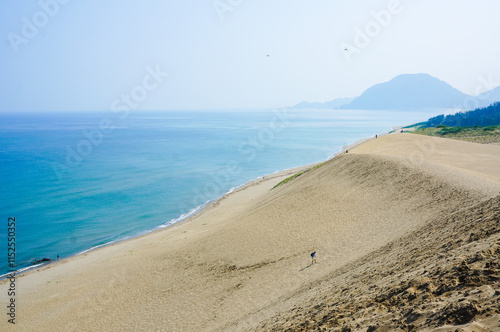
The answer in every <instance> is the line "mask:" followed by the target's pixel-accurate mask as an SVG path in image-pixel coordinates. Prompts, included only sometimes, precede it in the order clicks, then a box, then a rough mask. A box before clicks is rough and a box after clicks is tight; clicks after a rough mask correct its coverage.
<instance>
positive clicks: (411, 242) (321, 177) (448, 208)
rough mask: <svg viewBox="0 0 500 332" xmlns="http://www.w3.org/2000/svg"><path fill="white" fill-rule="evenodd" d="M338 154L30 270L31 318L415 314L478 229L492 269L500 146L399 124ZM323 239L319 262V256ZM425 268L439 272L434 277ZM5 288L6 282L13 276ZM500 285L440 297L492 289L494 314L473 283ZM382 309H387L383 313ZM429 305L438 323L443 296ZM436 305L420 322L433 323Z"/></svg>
mask: <svg viewBox="0 0 500 332" xmlns="http://www.w3.org/2000/svg"><path fill="white" fill-rule="evenodd" d="M423 143H425V144H427V145H426V146H430V145H432V146H433V149H426V150H423V149H421V150H419V151H420V152H422V156H421V157H422V159H424V161H425V162H424V163H408V162H407V161H408V158H410V159H411V156H412V153H414V151H415V148H416V147H419V146H420V147H421V146H423V145H422V144H423ZM346 148H347V147H346ZM471 156H475V158H472V159H471ZM478 156H481V159H479V158H478ZM330 159H331V160H329V161H328V162H324V163H322V164H323V165H322V166H321V167H316V168H314V170H313V171H310V172H305V174H304V175H303V176H300V177H298V178H297V179H296V180H295V179H294V180H293V181H288V182H287V184H285V185H283V186H280V187H277V188H276V189H274V190H271V188H272V187H273V186H274V185H275V184H277V183H279V182H281V181H282V180H283V179H284V178H286V177H288V176H289V175H291V174H294V173H295V172H297V171H300V170H307V169H308V168H309V167H311V166H312V165H314V164H310V165H305V166H301V167H300V168H299V169H297V168H291V169H287V170H283V171H281V172H276V173H273V174H271V175H268V176H265V177H261V178H257V179H255V180H253V181H250V182H249V183H247V184H246V185H245V186H243V187H241V188H238V189H236V190H234V191H232V192H229V193H226V194H225V195H223V196H222V197H220V198H219V199H218V200H216V201H214V202H212V203H211V204H209V205H207V206H206V207H205V208H204V209H203V210H202V211H200V212H199V213H197V214H195V215H193V216H190V217H189V218H186V219H185V220H183V221H181V222H179V223H176V224H174V225H172V226H173V227H166V228H164V229H160V230H162V232H159V230H157V231H154V232H150V233H147V234H144V235H147V236H144V235H141V236H138V237H135V238H132V239H130V240H133V241H126V240H125V241H122V242H119V243H115V244H113V245H109V246H106V247H102V248H99V249H102V250H93V251H91V252H87V253H85V254H82V255H79V256H73V257H71V258H69V259H64V260H61V264H51V265H47V266H44V267H39V268H38V269H35V270H32V271H30V272H28V273H25V274H23V275H22V276H21V277H20V278H19V285H22V286H21V288H22V289H20V291H19V303H20V304H22V309H23V314H22V315H21V316H19V325H20V326H19V328H20V330H22V331H29V330H32V327H33V326H37V328H38V329H39V330H40V331H53V330H54V328H55V327H57V328H59V329H64V330H75V329H78V330H85V331H87V330H88V331H91V330H103V329H106V330H139V329H148V330H155V329H157V330H182V331H199V330H207V331H226V330H227V331H229V330H255V329H258V330H271V329H273V327H275V326H276V327H278V326H281V327H286V326H288V327H290V328H293V327H294V326H295V327H299V326H305V325H304V324H307V325H308V326H310V327H311V328H310V329H311V330H312V329H315V327H316V326H323V327H330V328H331V327H332V324H334V325H337V326H342V325H345V326H347V327H349V326H350V327H351V328H354V327H356V326H358V328H359V327H360V326H362V327H367V326H375V325H381V324H382V325H384V324H392V323H391V321H392V322H393V321H394V319H396V320H397V321H400V322H405V319H406V318H405V315H406V314H407V309H408V308H413V307H415V306H414V302H415V301H421V300H422V301H423V300H424V295H425V296H429V294H431V293H432V292H433V290H435V289H436V287H438V286H440V285H442V286H443V287H444V286H447V285H448V286H449V285H452V284H450V283H449V282H448V280H447V279H446V278H445V280H441V279H442V278H440V273H441V272H442V271H441V270H436V266H437V265H435V264H436V260H437V259H440V260H443V264H445V263H444V260H446V259H448V260H449V262H448V261H447V263H446V264H448V265H449V266H448V267H447V271H448V270H449V271H450V273H451V274H450V278H451V277H452V276H454V272H453V271H455V270H456V269H455V268H456V267H457V266H458V267H459V266H461V265H460V264H461V263H460V262H461V261H462V260H463V257H465V256H463V255H466V256H467V257H469V256H470V258H471V259H472V258H474V257H475V255H476V253H475V252H469V251H468V250H470V249H471V248H476V246H475V245H476V242H475V241H476V240H478V241H480V243H479V242H477V243H479V244H480V245H479V246H477V248H476V249H477V250H476V251H477V252H478V253H481V252H484V253H485V255H484V257H485V259H484V261H482V262H481V261H478V262H476V263H474V265H469V266H470V268H471V269H476V270H478V271H482V269H484V266H485V265H484V264H490V263H489V260H491V259H493V257H494V256H492V255H493V253H494V252H496V251H491V250H497V249H498V245H500V242H499V241H500V240H497V239H498V236H497V237H496V238H491V239H490V238H488V237H487V236H488V234H490V233H491V232H490V231H488V232H486V233H484V234H483V233H481V232H482V231H481V230H483V228H484V227H486V226H487V227H490V226H491V227H490V228H491V230H493V229H494V228H498V224H497V222H496V221H497V220H498V216H499V214H498V213H500V212H499V211H500V210H498V207H499V206H500V205H498V203H499V202H500V201H499V199H500V197H499V196H498V192H499V190H500V170H498V168H497V165H498V163H499V162H500V154H499V150H498V147H495V146H483V145H481V146H478V145H476V144H474V145H473V144H471V143H466V142H460V141H455V140H445V139H440V138H431V137H421V136H419V135H411V134H401V135H398V134H394V135H384V136H380V137H379V138H378V139H374V137H373V138H372V139H368V140H366V141H364V143H363V144H359V145H358V146H357V147H356V148H352V151H351V150H349V153H348V154H345V153H344V154H343V155H339V154H338V153H337V158H335V157H334V158H330ZM312 167H314V166H312ZM450 173H451V175H450ZM401 183H404V185H401ZM443 215H446V216H448V217H447V218H443ZM471 216H478V217H481V218H489V219H484V221H485V222H486V221H488V220H489V221H488V222H489V224H481V225H477V223H476V222H475V217H474V218H473V219H470V217H471ZM449 218H455V219H456V222H455V221H451V219H449ZM455 219H453V220H455ZM457 225H460V227H465V228H464V231H462V230H461V228H456V227H457ZM448 226H449V227H448ZM428 227H431V228H432V229H434V228H435V231H430V230H429V229H428ZM436 227H437V228H436ZM450 227H451V228H450ZM479 227H481V230H480V229H479ZM465 229H466V231H465ZM484 229H486V228H484ZM488 229H489V228H488ZM472 233H474V236H472V235H470V234H472ZM476 234H477V235H476ZM491 234H493V233H491ZM442 238H451V239H454V240H453V241H451V242H450V243H452V244H453V245H454V246H455V247H456V249H457V250H459V251H457V253H456V254H454V255H453V257H450V256H449V255H446V254H444V252H443V249H446V248H443V247H442V241H440V239H442ZM415 241H416V242H415ZM471 241H473V243H471ZM481 241H482V242H481ZM429 243H431V244H432V246H431V247H428V246H427V244H429ZM495 243H497V244H498V245H497V246H496V247H495ZM424 244H425V245H424ZM395 246H396V247H395ZM414 247H415V248H417V249H418V250H417V251H415V250H413V248H414ZM488 248H489V249H488ZM495 248H496V249H495ZM419 250H422V251H419ZM446 250H447V252H450V251H449V250H448V249H446ZM488 250H489V251H488ZM312 251H317V253H318V258H317V259H318V261H317V263H318V264H311V259H310V253H311V252H312ZM488 253H489V254H488ZM415 255H416V256H415ZM488 255H490V256H488ZM462 256H463V257H462ZM489 257H491V259H490V258H489ZM415 258H417V259H415ZM440 262H441V261H440ZM443 264H441V263H440V264H438V265H439V266H441V265H443ZM457 264H458V265H457ZM491 264H493V263H491ZM476 265H477V266H476ZM495 266H496V265H495ZM422 271H427V274H426V275H425V276H424V277H425V279H421V273H422ZM392 272H394V273H392ZM446 273H447V272H446ZM21 278H22V280H21ZM415 278H416V279H415ZM453 278H454V277H453ZM453 278H452V279H453ZM429 279H432V280H434V279H435V280H436V281H435V284H434V281H433V285H434V286H432V289H430V290H429V291H427V290H425V289H424V288H425V287H416V289H417V291H415V290H414V289H413V288H411V287H410V286H415V285H416V286H418V285H420V284H422V283H425V284H426V285H427V284H429V285H430V283H428V280H429ZM405 280H406V281H405ZM452 281H453V280H451V279H450V282H452ZM400 284H401V285H400ZM453 285H455V284H454V283H453ZM490 286H491V289H490V288H488V287H490ZM1 287H3V288H2V292H4V291H6V289H7V288H8V284H7V283H6V282H1V283H0V288H1ZM407 289H410V291H411V292H416V293H415V294H416V295H417V297H416V298H414V297H412V298H408V299H407V298H406V297H404V298H402V297H401V296H398V297H397V299H398V300H401V301H402V302H401V308H400V309H396V310H389V311H387V309H385V307H379V306H378V304H377V303H379V302H380V299H381V298H382V297H384V296H385V297H384V299H385V298H387V300H389V299H390V298H391V296H393V295H394V294H396V293H397V294H399V293H401V290H403V291H404V290H407ZM496 289H498V283H489V282H487V281H484V282H483V281H481V282H480V283H478V284H477V286H476V285H474V286H473V287H472V288H471V289H470V290H471V292H470V294H471V295H470V296H468V297H467V296H465V297H464V295H463V294H462V295H461V293H458V292H456V291H455V290H453V294H452V295H453V296H451V297H449V296H448V295H446V294H445V295H443V296H441V295H440V294H437V293H436V294H434V293H432V294H433V296H435V301H434V302H435V305H436V308H435V309H442V310H445V311H446V310H448V311H449V310H452V309H453V308H454V307H453V308H452V307H450V304H453V305H454V303H457V301H456V300H457V299H460V298H465V300H466V301H468V300H471V301H479V300H480V301H482V302H480V303H481V306H482V307H484V308H487V309H488V310H489V311H488V317H489V315H491V314H494V311H495V310H494V309H491V308H494V307H493V306H492V305H493V304H494V303H493V304H492V302H491V301H494V298H492V300H489V298H488V297H484V296H483V297H481V298H480V297H478V296H476V295H474V294H476V293H477V292H476V291H478V290H482V291H483V292H482V293H477V294H486V293H487V294H490V293H491V294H493V293H494V291H495V290H496ZM457 290H460V287H458V288H457ZM407 292H408V291H407ZM428 292H431V293H428ZM484 292H486V293H484ZM386 293H387V294H388V295H387V294H386ZM419 293H421V295H422V296H419V295H418V294H419ZM401 294H403V295H404V294H406V293H404V292H403V293H401ZM381 296H382V297H381ZM364 299H367V301H365V300H364ZM352 301H355V302H354V306H353V307H350V303H352ZM356 301H357V302H356ZM16 302H17V299H16ZM434 302H433V303H434ZM419 303H420V302H419ZM464 303H465V302H464ZM344 304H346V305H347V307H346V306H345V305H344ZM358 304H361V309H360V310H358V309H357V308H358ZM424 304H425V303H424ZM424 304H423V305H424ZM332 305H333V306H334V308H335V310H334V311H332V310H331V309H332ZM19 308H21V306H20V307H19ZM377 308H378V309H377ZM323 309H324V310H325V311H324V314H325V315H326V316H325V319H322V315H323ZM374 309H377V310H381V311H380V312H378V314H377V315H373V313H374V312H373V310H374ZM490 309H491V310H490ZM350 310H354V311H352V313H351V311H350ZM419 310H421V311H419V312H421V315H422V317H424V318H425V317H430V319H433V322H434V321H435V322H438V320H439V317H438V318H436V316H435V315H434V314H433V312H434V311H433V310H434V307H428V306H426V307H425V308H424V307H423V306H422V307H419ZM453 310H455V309H453ZM166 312H168V315H165V313H166ZM317 312H319V313H321V315H317V314H316V313H317ZM450 312H451V311H450ZM332 313H333V315H334V316H332ZM485 313H486V311H485ZM297 314H298V315H297ZM339 315H342V316H339ZM345 315H347V317H349V316H351V315H353V317H354V318H355V320H354V321H352V320H350V319H347V320H346V319H344V318H343V317H344V316H345ZM472 315H474V316H477V317H476V318H477V319H482V318H486V317H487V316H482V315H480V314H477V313H475V312H474V313H472ZM337 316H338V317H337ZM499 317H500V316H499ZM318 318H319V319H318ZM424 318H422V319H423V320H422V321H417V322H415V325H418V326H420V327H423V326H424V325H425V324H426V323H425V322H424V321H425V319H424ZM337 320H338V321H337ZM4 323H5V322H4ZM16 323H17V321H16ZM424 323H425V324H424ZM357 324H358V325H357ZM422 324H424V325H422ZM427 325H428V324H427ZM427 325H425V326H427ZM441 325H442V322H441V323H439V326H441ZM401 326H402V325H401Z"/></svg>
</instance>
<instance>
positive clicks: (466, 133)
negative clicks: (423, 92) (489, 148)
mask: <svg viewBox="0 0 500 332" xmlns="http://www.w3.org/2000/svg"><path fill="white" fill-rule="evenodd" d="M413 133H414V134H421V135H428V136H437V137H446V138H453V139H459V140H462V141H468V142H475V143H498V142H500V126H488V127H479V126H475V127H448V126H446V125H438V126H436V127H433V128H425V127H420V128H419V129H418V130H415V131H413Z"/></svg>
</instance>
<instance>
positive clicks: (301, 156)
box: [0, 108, 442, 276]
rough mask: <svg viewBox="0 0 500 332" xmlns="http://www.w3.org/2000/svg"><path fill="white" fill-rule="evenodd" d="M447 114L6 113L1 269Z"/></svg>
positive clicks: (84, 246)
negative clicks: (369, 139)
mask: <svg viewBox="0 0 500 332" xmlns="http://www.w3.org/2000/svg"><path fill="white" fill-rule="evenodd" d="M440 113H442V112H440V111H439V110H427V111H418V112H417V111H413V112H411V111H404V112H403V111H368V110H320V109H289V108H288V109H287V108H284V109H266V110H203V111H187V110H182V111H134V112H132V111H130V112H120V113H116V112H111V111H102V112H90V111H89V112H32V113H1V114H0V161H1V162H0V174H1V177H2V182H1V183H2V185H1V188H0V201H1V202H2V203H1V213H0V214H1V219H2V221H1V222H0V238H1V239H2V240H1V243H3V244H2V245H1V246H0V275H4V276H5V274H6V273H8V272H10V271H13V270H17V271H18V272H20V271H24V270H25V269H27V268H29V267H32V266H33V264H35V262H37V261H40V260H41V259H43V258H50V259H51V260H56V259H57V257H58V256H59V257H60V258H61V259H62V258H66V257H69V256H73V255H78V254H81V253H84V252H87V251H89V250H93V249H95V248H98V247H101V246H105V245H109V244H111V243H114V242H117V241H122V240H125V239H129V238H132V237H136V236H139V235H142V234H145V233H148V232H151V231H154V230H157V229H159V228H164V227H168V226H169V225H172V224H174V223H176V222H179V221H181V220H183V219H185V218H186V217H189V216H191V215H193V214H195V213H197V212H198V211H200V210H201V209H202V208H203V207H204V206H205V205H206V204H208V203H209V202H211V201H213V200H216V199H217V198H219V197H221V196H222V195H224V194H226V193H228V192H231V191H233V190H235V189H236V188H238V187H239V186H242V185H244V184H245V183H247V182H249V181H252V180H254V179H257V178H259V177H263V176H265V175H268V174H271V173H274V172H278V171H281V170H284V169H289V168H293V167H297V166H302V165H306V164H311V163H315V162H320V161H324V160H326V159H329V158H331V157H332V156H333V155H334V154H335V153H337V152H339V151H341V149H342V148H343V147H344V146H347V145H349V144H352V143H354V142H356V141H358V140H361V139H363V138H366V137H373V136H374V135H376V134H378V135H380V134H383V133H386V132H388V131H390V130H391V129H392V128H393V127H396V126H403V125H409V124H412V123H416V122H420V121H425V120H427V119H428V118H429V117H432V116H435V115H438V114H440ZM9 218H11V219H9ZM9 220H10V225H11V227H9ZM13 220H14V223H12V221H13ZM12 243H14V244H12ZM8 248H12V249H8ZM12 253H14V255H12ZM9 259H10V260H9Z"/></svg>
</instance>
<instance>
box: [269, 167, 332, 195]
mask: <svg viewBox="0 0 500 332" xmlns="http://www.w3.org/2000/svg"><path fill="white" fill-rule="evenodd" d="M326 163H327V162H326V161H325V162H322V163H321V164H318V165H315V166H313V167H311V168H309V169H307V170H305V171H303V172H299V173H297V174H294V175H292V176H290V177H287V178H286V179H284V180H283V181H281V182H280V183H278V184H277V185H275V186H274V187H272V189H274V188H276V187H279V186H281V185H283V184H285V183H287V182H289V181H292V180H293V179H295V178H296V177H298V176H301V175H302V174H304V173H307V172H310V171H312V170H315V169H316V168H319V167H321V166H323V165H324V164H326ZM272 189H271V190H272Z"/></svg>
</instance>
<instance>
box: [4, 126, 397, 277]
mask: <svg viewBox="0 0 500 332" xmlns="http://www.w3.org/2000/svg"><path fill="white" fill-rule="evenodd" d="M394 128H396V127H393V128H392V130H390V131H387V132H384V133H382V134H377V135H378V137H381V136H385V135H389V134H391V133H392V132H393V131H394V130H395V129H394ZM372 139H374V137H373V136H371V137H364V138H362V139H359V140H357V141H355V142H354V143H351V144H348V145H344V146H342V147H341V148H340V150H339V151H338V152H335V153H334V154H333V155H332V156H330V157H328V158H326V159H324V160H321V161H317V162H314V163H311V164H306V165H302V166H296V167H292V168H286V169H283V170H279V171H276V172H273V173H269V174H266V175H263V176H261V177H258V178H256V179H253V180H250V181H248V182H246V183H244V184H241V185H239V186H235V187H233V188H231V189H229V190H228V191H227V192H225V193H224V194H222V195H221V196H219V197H217V198H215V199H213V200H211V201H207V202H205V203H204V204H202V205H199V206H198V207H195V208H193V209H192V210H190V211H188V212H186V213H184V214H182V215H180V216H179V217H178V218H175V219H172V220H170V221H169V222H167V223H164V224H162V225H159V226H156V227H155V228H153V229H151V230H146V231H143V232H141V233H138V234H136V235H131V236H129V237H126V238H123V239H117V240H113V241H110V242H107V243H104V244H99V245H95V246H93V247H90V248H88V249H85V250H83V251H80V252H78V253H75V254H73V255H70V256H67V257H64V258H60V259H59V260H51V261H50V262H46V263H39V264H35V265H33V266H25V267H23V268H21V269H19V270H18V271H11V272H7V273H5V274H2V275H0V283H1V282H3V281H4V280H6V279H7V278H8V277H9V276H12V275H13V274H14V275H15V276H16V277H17V276H23V275H27V274H29V273H33V272H37V271H38V270H40V269H45V268H51V267H52V266H55V265H56V264H57V263H59V262H61V263H64V262H66V261H68V260H72V259H74V258H77V257H81V256H82V255H86V254H88V253H90V252H96V251H98V250H100V249H103V248H107V247H111V246H114V245H117V244H120V243H123V242H127V241H131V240H134V239H139V238H142V237H144V236H146V235H150V234H154V233H157V232H160V231H162V230H166V229H170V228H174V227H176V226H180V225H183V224H185V223H189V222H191V221H193V220H195V219H196V218H198V217H199V216H201V215H203V214H204V213H206V212H208V211H209V210H211V209H213V208H215V207H217V206H218V205H219V203H220V202H221V201H222V200H224V199H226V198H227V197H229V196H230V195H232V194H235V193H237V192H239V191H243V190H245V189H247V188H248V187H252V186H255V185H259V184H261V183H262V182H264V181H268V180H272V179H275V178H277V177H284V176H287V177H288V176H292V175H294V174H296V173H300V172H303V171H305V170H308V169H310V168H312V167H314V166H315V165H318V164H321V163H324V162H327V161H329V160H332V159H334V158H336V157H338V156H339V155H342V154H344V153H346V150H349V149H352V148H354V147H356V146H358V145H360V144H363V143H365V142H368V141H370V140H372ZM183 216H185V217H183ZM172 221H174V222H172ZM171 222H172V223H171ZM169 223H171V224H169Z"/></svg>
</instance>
